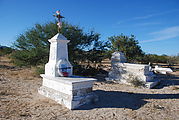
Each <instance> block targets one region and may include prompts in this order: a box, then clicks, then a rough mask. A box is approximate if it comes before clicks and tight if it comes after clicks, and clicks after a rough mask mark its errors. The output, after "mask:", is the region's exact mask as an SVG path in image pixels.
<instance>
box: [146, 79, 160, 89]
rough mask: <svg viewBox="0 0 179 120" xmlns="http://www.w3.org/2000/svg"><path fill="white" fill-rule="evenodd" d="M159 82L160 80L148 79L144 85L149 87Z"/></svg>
mask: <svg viewBox="0 0 179 120" xmlns="http://www.w3.org/2000/svg"><path fill="white" fill-rule="evenodd" d="M159 83H160V80H155V81H150V82H146V84H145V86H146V87H147V88H149V89H151V88H154V87H155V86H157V85H158V84H159Z"/></svg>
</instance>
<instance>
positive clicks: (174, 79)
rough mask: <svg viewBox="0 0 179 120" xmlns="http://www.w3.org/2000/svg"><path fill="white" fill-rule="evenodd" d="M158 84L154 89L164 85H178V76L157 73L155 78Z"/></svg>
mask: <svg viewBox="0 0 179 120" xmlns="http://www.w3.org/2000/svg"><path fill="white" fill-rule="evenodd" d="M156 79H158V80H161V81H160V84H159V85H157V86H156V87H155V89H161V88H164V87H166V86H172V85H179V76H174V75H158V76H157V78H156Z"/></svg>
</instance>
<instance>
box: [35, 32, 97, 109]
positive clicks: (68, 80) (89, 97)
mask: <svg viewBox="0 0 179 120" xmlns="http://www.w3.org/2000/svg"><path fill="white" fill-rule="evenodd" d="M49 42H50V43H51V44H50V56H49V62H48V63H47V64H46V65H45V74H42V75H41V77H42V78H43V83H42V86H41V87H40V88H39V90H38V92H39V93H40V94H42V95H44V96H46V97H48V98H51V99H53V100H55V101H57V102H58V103H60V104H62V105H64V106H66V107H67V108H69V109H75V108H78V107H79V106H81V105H83V104H86V103H90V102H93V101H97V99H98V98H97V96H96V95H95V94H94V93H93V92H92V87H93V83H94V81H96V79H93V78H82V77H77V76H73V67H72V65H71V64H70V62H69V61H68V47H67V43H68V42H69V40H67V39H66V37H64V36H63V35H62V34H59V33H58V34H57V35H55V36H54V37H53V38H51V39H50V40H49Z"/></svg>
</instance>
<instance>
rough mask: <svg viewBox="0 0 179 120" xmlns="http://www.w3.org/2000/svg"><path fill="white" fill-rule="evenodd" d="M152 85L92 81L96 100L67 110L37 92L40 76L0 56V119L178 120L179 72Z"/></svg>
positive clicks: (32, 70) (162, 77) (30, 69)
mask: <svg viewBox="0 0 179 120" xmlns="http://www.w3.org/2000/svg"><path fill="white" fill-rule="evenodd" d="M159 78H160V79H161V84H160V85H159V86H158V87H157V88H155V89H146V88H136V87H133V86H128V85H123V84H114V83H106V82H96V83H95V84H94V92H95V93H96V94H97V95H98V96H99V101H98V102H97V103H93V104H89V105H84V106H82V107H80V108H79V109H77V110H68V109H67V108H65V107H64V106H61V105H60V104H57V103H56V102H54V101H53V100H50V99H48V98H46V97H44V96H42V95H40V94H38V92H37V90H38V88H39V87H40V86H41V84H42V78H40V77H38V76H36V75H35V74H34V69H33V68H17V67H14V66H13V65H12V64H10V63H9V60H8V59H7V58H6V57H1V58H0V120H6V119H8V120H179V72H175V73H173V75H172V76H159Z"/></svg>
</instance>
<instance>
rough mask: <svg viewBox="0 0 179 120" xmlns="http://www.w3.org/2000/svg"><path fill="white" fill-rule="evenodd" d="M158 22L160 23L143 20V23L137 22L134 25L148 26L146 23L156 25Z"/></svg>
mask: <svg viewBox="0 0 179 120" xmlns="http://www.w3.org/2000/svg"><path fill="white" fill-rule="evenodd" d="M158 24H161V23H159V22H145V23H138V24H135V25H136V26H148V25H158Z"/></svg>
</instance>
